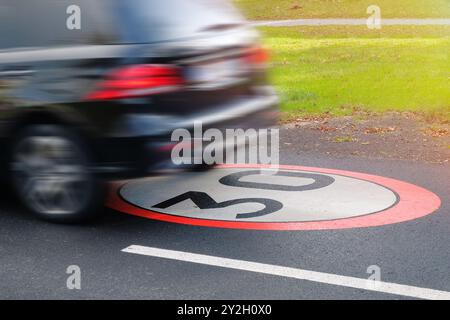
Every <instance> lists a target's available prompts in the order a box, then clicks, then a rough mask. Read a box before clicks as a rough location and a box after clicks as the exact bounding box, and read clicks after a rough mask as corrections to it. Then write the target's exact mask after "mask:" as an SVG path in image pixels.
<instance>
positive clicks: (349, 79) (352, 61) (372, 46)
mask: <svg viewBox="0 0 450 320" xmlns="http://www.w3.org/2000/svg"><path fill="white" fill-rule="evenodd" d="M261 31H262V33H263V34H264V35H265V43H266V45H267V46H268V47H269V48H270V49H271V52H272V61H273V68H272V70H271V79H272V82H273V83H274V84H275V86H276V87H277V88H278V90H279V92H280V95H281V98H282V110H283V111H285V112H286V113H287V114H293V115H300V114H302V115H303V114H324V113H329V114H331V115H346V114H352V113H354V111H355V110H367V111H370V112H384V111H390V110H392V111H412V112H419V113H424V114H425V115H427V116H431V117H430V118H435V117H438V118H442V117H444V118H445V119H450V55H449V52H450V37H449V36H448V35H450V28H449V27H440V28H435V27H433V28H429V27H416V28H413V29H408V28H406V29H405V28H403V27H383V29H382V30H380V31H373V30H369V29H367V28H365V27H355V26H353V27H339V28H337V27H291V28H271V27H264V28H261Z"/></svg>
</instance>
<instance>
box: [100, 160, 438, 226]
mask: <svg viewBox="0 0 450 320" xmlns="http://www.w3.org/2000/svg"><path fill="white" fill-rule="evenodd" d="M440 204H441V202H440V199H439V198H438V197H437V196H436V195H435V194H433V193H432V192H430V191H428V190H425V189H423V188H421V187H418V186H415V185H412V184H409V183H406V182H402V181H398V180H394V179H390V178H385V177H380V176H374V175H368V174H363V173H356V172H348V171H341V170H331V169H321V168H308V167H299V166H280V168H279V170H278V171H274V170H273V169H271V168H270V167H265V166H256V165H227V166H221V167H219V168H217V169H214V170H211V171H208V172H201V173H199V172H184V173H180V174H178V175H174V176H164V177H152V178H146V179H141V180H133V181H128V182H125V183H121V184H119V183H118V184H115V185H114V186H113V188H112V190H111V193H110V196H109V198H108V201H107V205H108V206H109V207H110V208H112V209H115V210H117V211H121V212H124V213H129V214H132V215H136V216H140V217H145V218H149V219H154V220H160V221H166V222H173V223H181V224H189V225H196V226H206V227H218V228H234V229H257V230H326V229H344V228H361V227H374V226H381V225H385V224H392V223H399V222H404V221H408V220H413V219H417V218H420V217H423V216H426V215H429V214H431V213H433V212H434V211H436V210H437V209H438V208H439V206H440Z"/></svg>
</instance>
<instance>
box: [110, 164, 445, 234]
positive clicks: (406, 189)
mask: <svg viewBox="0 0 450 320" xmlns="http://www.w3.org/2000/svg"><path fill="white" fill-rule="evenodd" d="M219 168H227V169H229V168H239V169H248V168H252V169H263V168H271V167H270V166H262V165H223V166H220V167H219ZM279 168H280V169H282V170H298V171H308V172H313V173H323V174H332V175H340V176H344V177H349V178H354V179H359V180H364V181H368V182H372V183H375V184H378V185H380V186H383V187H385V188H387V189H390V190H391V191H392V192H394V193H396V194H397V196H398V197H399V199H398V202H397V203H396V204H395V205H394V206H392V207H390V208H388V209H386V210H384V211H380V212H376V213H373V214H368V215H364V216H357V217H351V218H343V219H338V220H324V221H306V222H242V221H223V220H207V219H198V218H190V217H182V216H175V215H170V214H166V213H160V212H156V211H152V210H149V209H144V208H141V207H138V206H135V205H133V204H131V203H129V202H127V201H126V200H124V199H123V198H122V197H121V196H120V195H119V193H120V189H121V188H122V187H123V186H124V185H125V184H126V183H115V184H113V185H112V188H111V189H110V193H109V196H108V199H107V202H106V205H107V206H108V207H110V208H112V209H114V210H117V211H120V212H123V213H128V214H131V215H135V216H139V217H143V218H148V219H153V220H159V221H165V222H171V223H178V224H187V225H194V226H202V227H215V228H228V229H247V230H333V229H349V228H366V227H376V226H382V225H387V224H395V223H400V222H405V221H410V220H414V219H418V218H421V217H424V216H427V215H429V214H432V213H433V212H435V211H436V210H437V209H439V207H440V206H441V200H440V199H439V197H438V196H437V195H435V194H434V193H432V192H430V191H428V190H426V189H424V188H421V187H418V186H416V185H413V184H410V183H407V182H403V181H399V180H395V179H391V178H385V177H380V176H375V175H369V174H365V173H357V172H351V171H343V170H334V169H322V168H311V167H301V166H287V165H280V166H279Z"/></svg>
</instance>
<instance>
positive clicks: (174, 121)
mask: <svg viewBox="0 0 450 320" xmlns="http://www.w3.org/2000/svg"><path fill="white" fill-rule="evenodd" d="M256 92H257V94H255V95H254V96H246V97H240V98H237V99H235V100H233V101H231V102H229V103H227V104H224V105H222V106H219V107H215V108H214V110H216V111H215V112H202V113H197V114H194V115H192V116H186V117H174V116H164V115H154V114H127V115H124V116H123V118H122V119H121V121H120V123H119V124H118V126H117V128H116V129H115V130H114V132H113V133H112V134H111V136H110V137H108V138H106V140H105V141H104V142H103V143H102V146H101V148H102V154H103V155H105V156H104V158H105V161H103V162H102V163H100V164H99V166H98V171H99V173H101V174H102V175H104V176H106V177H107V178H108V179H116V178H131V177H140V176H147V175H151V174H153V173H156V172H159V171H166V170H183V169H189V166H176V165H174V164H173V162H172V160H171V152H172V149H173V147H174V146H175V145H176V143H177V142H174V141H171V136H172V132H173V131H174V130H176V129H186V130H188V131H189V132H193V130H194V124H201V125H202V129H203V131H205V130H207V129H210V128H215V129H219V130H220V131H222V132H225V130H227V129H244V130H247V129H256V130H258V129H263V128H269V127H272V126H274V125H275V124H276V120H277V117H278V103H279V100H278V97H277V95H276V93H275V91H274V90H273V88H271V87H269V86H264V87H260V88H258V89H257V91H256ZM224 147H226V148H228V147H230V146H224Z"/></svg>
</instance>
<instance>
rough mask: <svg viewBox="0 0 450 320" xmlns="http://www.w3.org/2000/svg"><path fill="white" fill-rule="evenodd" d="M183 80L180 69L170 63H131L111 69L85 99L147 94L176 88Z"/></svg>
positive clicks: (132, 96) (120, 97)
mask: <svg viewBox="0 0 450 320" xmlns="http://www.w3.org/2000/svg"><path fill="white" fill-rule="evenodd" d="M183 83H184V81H183V78H182V76H181V73H180V70H179V68H178V67H176V66H170V65H151V64H143V65H133V66H127V67H123V68H121V69H118V70H115V71H113V72H112V73H111V74H109V75H108V76H107V77H106V79H105V80H103V81H101V82H100V83H99V84H98V85H97V86H96V89H95V90H94V91H93V92H91V93H89V94H88V95H87V97H86V99H87V100H110V99H123V98H134V97H141V96H148V95H152V94H158V93H163V92H169V91H173V90H177V89H179V88H180V86H181V85H183Z"/></svg>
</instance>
